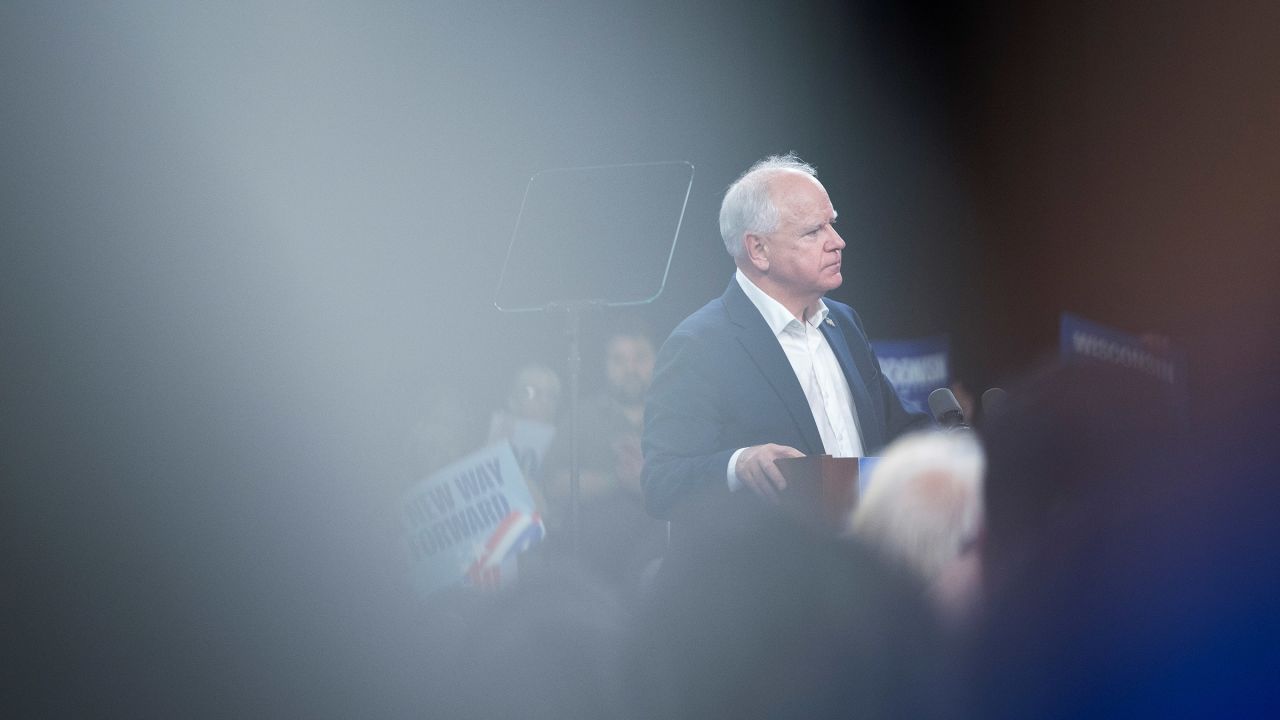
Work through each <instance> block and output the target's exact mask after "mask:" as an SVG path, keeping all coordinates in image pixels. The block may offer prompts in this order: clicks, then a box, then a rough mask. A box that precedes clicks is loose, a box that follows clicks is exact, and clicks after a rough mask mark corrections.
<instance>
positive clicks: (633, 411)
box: [545, 323, 666, 591]
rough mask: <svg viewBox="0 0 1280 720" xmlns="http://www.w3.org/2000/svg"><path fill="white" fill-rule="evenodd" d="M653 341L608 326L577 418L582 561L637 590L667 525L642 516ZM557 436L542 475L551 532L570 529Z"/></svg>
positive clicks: (563, 442) (562, 447) (563, 448)
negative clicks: (594, 381)
mask: <svg viewBox="0 0 1280 720" xmlns="http://www.w3.org/2000/svg"><path fill="white" fill-rule="evenodd" d="M653 363H654V348H653V341H652V340H650V339H649V336H648V334H646V333H645V332H644V330H643V329H641V328H640V326H639V325H638V324H630V325H628V324H625V323H623V324H620V325H617V326H615V327H614V329H613V330H611V331H610V332H609V333H608V334H607V335H606V336H605V340H604V343H603V358H602V362H601V366H602V368H601V369H602V371H603V375H604V380H605V383H604V387H603V389H602V390H601V391H600V392H597V393H594V394H592V395H589V396H588V397H587V398H586V399H585V400H583V402H582V408H581V410H580V415H579V422H578V428H579V438H578V439H579V442H578V452H579V457H578V463H579V501H580V503H581V509H580V523H581V524H580V530H581V532H582V537H581V538H580V542H579V547H580V552H581V559H582V560H583V561H584V563H585V565H586V567H588V568H589V569H591V570H592V571H594V572H595V573H596V574H597V577H601V578H606V579H609V580H612V581H615V582H618V583H621V584H622V585H623V586H624V587H625V588H626V590H628V591H632V590H635V589H636V587H637V586H638V584H639V582H640V578H641V574H642V573H643V571H644V569H645V567H646V566H647V565H648V564H650V563H652V562H653V561H654V560H656V559H657V558H658V557H660V556H661V554H662V551H663V549H664V547H665V539H666V525H665V523H662V522H660V521H657V520H655V519H654V518H652V517H650V516H649V515H648V514H647V513H646V512H645V511H644V499H643V496H642V494H641V489H640V476H641V470H642V467H643V459H642V457H641V454H640V436H641V429H642V427H643V422H644V398H645V393H646V391H647V390H648V389H649V383H650V381H651V380H652V378H653ZM561 429H562V432H561V433H560V435H559V436H558V437H557V440H556V443H555V445H554V446H553V448H552V450H551V454H550V456H549V457H548V460H547V465H548V467H547V472H546V473H545V478H546V488H547V497H548V505H549V508H550V513H551V517H552V521H553V523H554V526H555V530H558V531H559V534H560V535H561V536H562V539H563V536H564V535H565V534H566V533H567V532H568V530H569V527H568V524H569V505H570V498H569V463H570V460H571V458H570V457H569V438H568V431H567V429H566V428H563V427H562V428H561Z"/></svg>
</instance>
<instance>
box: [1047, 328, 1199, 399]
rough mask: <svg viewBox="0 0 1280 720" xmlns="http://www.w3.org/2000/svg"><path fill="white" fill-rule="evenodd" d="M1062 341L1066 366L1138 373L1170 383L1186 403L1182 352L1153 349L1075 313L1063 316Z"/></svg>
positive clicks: (1129, 336) (1140, 340)
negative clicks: (1100, 366)
mask: <svg viewBox="0 0 1280 720" xmlns="http://www.w3.org/2000/svg"><path fill="white" fill-rule="evenodd" d="M1059 338H1060V342H1061V354H1062V361H1063V362H1064V363H1073V362H1081V361H1092V362H1102V363H1107V364H1109V365H1118V366H1120V367H1125V368H1129V369H1131V370H1137V371H1138V372H1141V373H1145V374H1147V375H1151V376H1152V377H1155V378H1157V379H1159V380H1161V381H1162V382H1164V383H1167V384H1168V385H1169V386H1170V388H1171V389H1172V390H1173V393H1174V394H1173V397H1174V398H1175V401H1177V402H1178V403H1179V404H1183V403H1185V400H1186V384H1187V361H1186V357H1185V356H1184V355H1183V354H1182V353H1181V352H1180V351H1177V350H1173V349H1167V348H1155V347H1152V346H1151V344H1150V343H1147V342H1144V341H1143V340H1142V339H1141V338H1138V337H1134V336H1133V335H1130V334H1128V333H1124V332H1121V331H1119V330H1115V329H1113V328H1109V327H1106V326H1105V325H1099V324H1097V323H1094V322H1090V321H1088V320H1085V319H1084V318H1082V317H1078V316H1076V315H1072V314H1071V313H1063V314H1062V329H1061V333H1060V335H1059Z"/></svg>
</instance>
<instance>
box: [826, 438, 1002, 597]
mask: <svg viewBox="0 0 1280 720" xmlns="http://www.w3.org/2000/svg"><path fill="white" fill-rule="evenodd" d="M985 472H986V458H985V456H984V455H983V452H982V447H981V446H980V445H979V444H978V441H977V440H975V439H974V437H973V435H972V434H971V433H941V432H930V433H919V434H915V435H909V436H907V437H904V438H902V439H900V440H898V441H896V442H894V443H893V444H892V445H890V446H889V448H888V450H886V451H885V454H884V457H883V458H881V459H880V462H879V463H877V464H876V466H875V467H874V469H873V470H872V471H871V478H870V480H869V482H868V484H867V492H866V494H865V495H864V496H863V497H862V498H861V499H860V500H859V502H858V508H857V510H856V511H854V513H853V517H852V518H851V519H850V522H849V527H848V530H849V531H850V532H851V533H852V534H854V535H857V536H858V537H861V538H863V539H864V540H867V541H869V542H871V543H872V544H873V545H876V546H878V547H879V548H880V549H881V550H882V551H883V552H884V553H885V554H886V555H888V556H889V557H891V558H894V559H896V560H898V561H900V562H902V563H904V564H905V565H907V566H909V567H911V568H913V569H914V570H916V571H917V572H919V573H920V575H921V576H922V577H923V578H924V579H925V580H926V581H929V582H932V581H933V580H935V579H936V578H937V577H938V576H939V574H940V573H941V572H942V571H943V570H944V569H945V568H946V567H947V565H948V563H950V562H951V561H953V560H955V559H956V558H958V557H959V556H960V555H961V554H962V553H963V552H964V551H965V550H966V549H967V548H968V547H969V546H970V545H972V543H973V542H974V541H975V540H977V538H978V533H979V532H980V530H981V528H982V522H983V520H982V515H983V512H982V476H983V474H984V473H985Z"/></svg>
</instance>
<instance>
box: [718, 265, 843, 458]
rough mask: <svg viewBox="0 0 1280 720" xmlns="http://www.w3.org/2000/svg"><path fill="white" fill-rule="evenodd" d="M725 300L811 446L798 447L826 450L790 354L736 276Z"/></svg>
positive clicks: (749, 351)
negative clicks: (743, 289) (793, 367)
mask: <svg viewBox="0 0 1280 720" xmlns="http://www.w3.org/2000/svg"><path fill="white" fill-rule="evenodd" d="M723 299H724V305H725V310H726V311H727V312H728V313H729V319H730V320H732V321H733V323H734V325H735V326H737V336H738V341H739V342H740V343H741V344H742V347H743V349H744V350H746V353H747V355H748V356H749V357H750V358H751V360H752V362H754V363H755V364H756V367H758V368H759V369H760V373H761V374H762V375H764V377H765V379H766V380H767V381H768V383H769V385H770V387H771V388H772V389H773V391H774V392H775V393H777V395H778V397H779V398H780V399H781V400H782V404H783V405H784V406H785V407H786V408H787V413H788V414H789V415H791V419H792V421H793V422H794V423H795V424H796V427H797V428H799V429H800V435H801V436H802V437H803V438H804V439H805V442H806V443H807V444H808V445H809V447H805V448H796V449H797V450H800V451H802V452H804V453H805V454H806V455H814V454H818V453H822V452H824V449H823V446H822V436H821V435H819V434H818V426H817V424H816V423H815V422H814V420H813V411H812V410H811V409H809V401H808V400H807V399H806V398H805V396H804V389H803V388H801V387H800V381H799V380H798V379H796V372H795V370H794V369H792V367H791V361H790V360H788V359H787V354H786V353H785V352H783V350H782V346H781V345H780V344H778V339H777V338H776V337H774V335H773V331H772V330H770V329H769V325H768V324H767V323H766V322H765V321H764V317H763V316H761V315H760V311H759V310H757V309H756V306H755V305H753V304H752V303H751V300H750V299H749V298H748V297H747V295H746V293H744V292H743V291H742V288H741V287H740V286H739V285H738V281H737V279H732V280H730V281H729V288H728V289H727V290H725V293H724V295H723ZM846 352H847V350H846ZM750 391H751V389H750V388H744V392H750Z"/></svg>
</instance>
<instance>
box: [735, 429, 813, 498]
mask: <svg viewBox="0 0 1280 720" xmlns="http://www.w3.org/2000/svg"><path fill="white" fill-rule="evenodd" d="M793 457H804V453H802V452H800V451H799V450H797V449H795V448H793V447H787V446H786V445H774V444H772V443H770V444H768V445H756V446H754V447H749V448H747V449H746V450H743V451H742V454H741V455H739V456H738V463H737V465H735V466H734V468H733V473H734V474H735V475H737V476H738V480H739V481H741V482H742V484H743V485H744V486H746V487H749V488H751V490H752V492H754V493H755V494H757V495H759V496H760V497H762V498H764V499H766V500H769V501H771V502H777V501H778V493H779V492H780V491H782V490H784V489H785V488H786V487H787V480H786V478H784V477H782V472H781V471H780V470H778V466H777V465H774V464H773V463H774V461H775V460H777V459H779V458H793Z"/></svg>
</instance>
